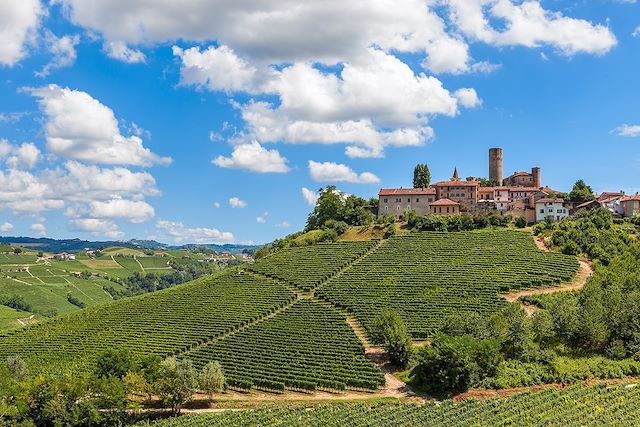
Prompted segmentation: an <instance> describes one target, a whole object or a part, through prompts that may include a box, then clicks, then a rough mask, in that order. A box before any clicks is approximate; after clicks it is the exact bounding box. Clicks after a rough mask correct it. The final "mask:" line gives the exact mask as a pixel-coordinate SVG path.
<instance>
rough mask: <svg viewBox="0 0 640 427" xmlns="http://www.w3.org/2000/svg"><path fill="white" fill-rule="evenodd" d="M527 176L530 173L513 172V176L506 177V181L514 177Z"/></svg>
mask: <svg viewBox="0 0 640 427" xmlns="http://www.w3.org/2000/svg"><path fill="white" fill-rule="evenodd" d="M527 175H531V172H515V173H514V174H513V175H511V176H508V177H507V179H509V178H512V177H515V176H527Z"/></svg>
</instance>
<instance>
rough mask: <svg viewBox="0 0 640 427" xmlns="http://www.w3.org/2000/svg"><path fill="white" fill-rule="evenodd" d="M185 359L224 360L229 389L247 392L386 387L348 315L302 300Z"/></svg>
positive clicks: (190, 354)
mask: <svg viewBox="0 0 640 427" xmlns="http://www.w3.org/2000/svg"><path fill="white" fill-rule="evenodd" d="M184 357H186V358H190V359H192V360H193V361H194V362H195V364H196V365H197V366H203V365H205V364H206V363H207V362H209V361H211V360H218V361H220V363H221V364H222V366H223V369H224V372H225V375H226V377H227V381H228V382H229V384H230V385H232V386H235V387H238V388H245V389H248V388H251V387H252V386H256V387H261V388H266V389H270V390H279V391H282V390H284V389H285V388H289V389H304V390H309V391H310V390H316V389H317V388H324V389H334V390H344V389H345V388H347V387H351V388H366V389H375V388H377V387H378V386H381V385H383V384H384V377H383V376H382V374H381V373H380V371H378V369H377V368H375V367H374V366H373V365H372V364H371V363H370V362H369V361H368V360H367V359H366V358H365V357H364V348H363V347H362V344H361V343H360V341H359V340H358V338H357V337H356V335H355V333H354V332H353V330H352V329H351V327H350V326H349V325H348V324H347V323H346V321H345V318H344V316H342V315H340V314H339V313H338V312H337V311H336V310H334V309H333V308H331V307H329V306H327V305H326V304H320V303H316V302H313V301H310V300H299V301H298V302H296V303H295V304H294V305H293V306H291V307H290V308H288V309H287V310H285V311H284V312H282V313H280V314H278V315H276V316H275V317H273V318H271V319H268V320H265V321H263V322H260V323H257V324H255V325H252V326H251V327H249V328H247V329H244V330H242V331H239V332H237V333H234V334H232V335H231V336H229V337H227V338H224V339H222V340H216V341H212V342H211V343H209V344H206V345H204V346H202V347H199V348H197V349H196V350H194V351H191V352H187V353H185V354H184Z"/></svg>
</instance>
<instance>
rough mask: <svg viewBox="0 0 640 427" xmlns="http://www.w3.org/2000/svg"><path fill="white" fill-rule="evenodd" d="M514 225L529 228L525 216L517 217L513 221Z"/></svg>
mask: <svg viewBox="0 0 640 427" xmlns="http://www.w3.org/2000/svg"><path fill="white" fill-rule="evenodd" d="M513 223H514V224H515V226H516V227H518V228H525V227H526V226H527V219H526V218H525V217H523V216H517V217H515V219H514V220H513Z"/></svg>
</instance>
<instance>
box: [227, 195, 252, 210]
mask: <svg viewBox="0 0 640 427" xmlns="http://www.w3.org/2000/svg"><path fill="white" fill-rule="evenodd" d="M229 206H231V207H232V208H233V209H242V208H246V207H247V206H248V203H247V202H245V201H244V200H241V199H240V198H238V197H232V198H230V199H229Z"/></svg>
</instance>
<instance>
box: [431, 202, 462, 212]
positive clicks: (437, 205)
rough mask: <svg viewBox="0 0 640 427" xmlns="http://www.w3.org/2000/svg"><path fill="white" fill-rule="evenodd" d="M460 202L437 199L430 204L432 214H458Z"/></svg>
mask: <svg viewBox="0 0 640 427" xmlns="http://www.w3.org/2000/svg"><path fill="white" fill-rule="evenodd" d="M460 208H461V206H460V203H458V202H454V201H453V200H450V199H446V198H445V199H438V200H436V201H435V202H433V203H432V204H431V214H432V215H444V216H455V215H460Z"/></svg>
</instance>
